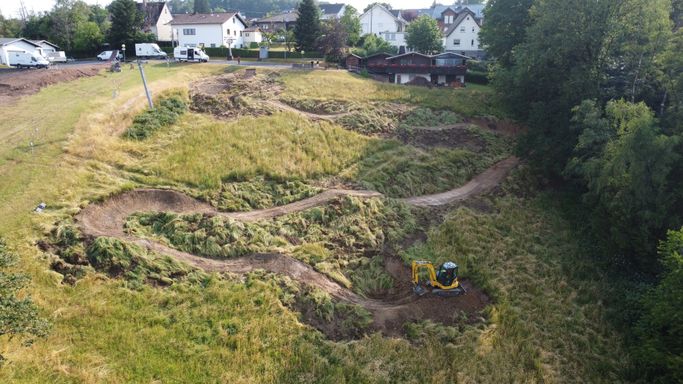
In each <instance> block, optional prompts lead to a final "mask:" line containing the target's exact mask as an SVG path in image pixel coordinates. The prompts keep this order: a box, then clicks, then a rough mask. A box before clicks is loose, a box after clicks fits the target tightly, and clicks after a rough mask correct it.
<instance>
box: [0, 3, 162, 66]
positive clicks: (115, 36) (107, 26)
mask: <svg viewBox="0 0 683 384" xmlns="http://www.w3.org/2000/svg"><path fill="white" fill-rule="evenodd" d="M143 22H144V14H143V13H142V12H140V11H138V9H137V6H136V3H135V1H134V0H114V1H113V2H111V3H110V4H109V5H108V6H107V7H105V8H103V7H101V6H99V5H89V4H87V3H86V2H84V1H82V0H57V1H56V3H55V5H54V7H53V8H52V9H51V10H50V11H47V12H39V13H30V12H27V11H25V10H23V11H22V12H21V17H19V18H14V19H8V18H4V17H2V16H1V15H0V37H25V38H27V39H32V40H48V41H50V42H52V43H54V44H56V45H58V46H59V47H60V48H61V49H62V50H64V51H66V52H68V53H69V54H76V55H90V54H94V53H96V52H97V51H99V50H101V49H103V48H105V47H111V48H112V49H120V47H121V45H122V44H126V46H127V47H126V50H129V49H130V52H133V49H134V47H133V45H134V43H135V42H153V41H155V40H156V38H155V36H154V34H151V33H144V32H142V26H143Z"/></svg>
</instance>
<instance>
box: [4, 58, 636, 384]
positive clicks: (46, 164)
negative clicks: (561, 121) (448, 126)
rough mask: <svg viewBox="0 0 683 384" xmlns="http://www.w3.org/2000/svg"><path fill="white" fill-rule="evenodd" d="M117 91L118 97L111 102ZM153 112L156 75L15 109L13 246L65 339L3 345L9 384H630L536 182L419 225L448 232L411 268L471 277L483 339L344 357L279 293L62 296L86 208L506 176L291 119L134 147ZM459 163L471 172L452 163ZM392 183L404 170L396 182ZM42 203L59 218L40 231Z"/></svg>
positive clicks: (447, 337)
mask: <svg viewBox="0 0 683 384" xmlns="http://www.w3.org/2000/svg"><path fill="white" fill-rule="evenodd" d="M219 71H222V68H220V67H219V66H199V65H197V66H193V65H188V66H172V67H170V68H166V67H165V66H164V65H159V66H153V67H148V69H147V76H148V79H149V81H150V84H151V88H152V92H153V93H154V94H155V95H158V94H159V93H161V92H162V91H163V90H167V89H176V88H181V89H186V88H187V86H188V83H189V82H190V81H191V80H192V79H195V78H197V77H200V76H207V75H211V74H213V73H216V72H219ZM283 78H284V84H285V93H290V94H296V95H305V96H307V97H311V98H334V99H360V100H361V101H362V100H367V101H370V100H372V101H382V100H384V101H387V100H391V101H400V102H404V103H418V104H421V105H423V106H428V107H431V108H437V109H442V108H447V109H449V110H451V111H453V112H456V113H460V114H463V115H464V116H470V115H489V114H492V115H496V114H498V112H497V111H496V107H495V103H494V102H493V101H491V100H492V99H491V94H490V92H489V91H488V90H486V89H481V90H480V89H471V90H470V89H468V90H431V91H430V90H427V89H421V88H412V87H409V88H408V87H405V88H402V87H398V86H392V85H387V84H380V83H375V82H371V81H369V80H366V79H362V78H360V77H356V76H352V75H349V74H345V73H342V72H336V71H329V72H323V71H316V72H310V73H299V72H292V73H289V72H286V73H284V74H283ZM115 87H118V88H119V91H120V92H119V95H118V96H117V97H116V98H113V97H112V93H113V92H112V91H113V88H115ZM340 89H344V90H345V91H343V92H340V91H339V90H340ZM65 95H69V96H68V97H66V96H65ZM477 100H484V101H483V102H481V103H480V102H478V101H477ZM144 105H145V99H144V95H143V93H142V89H141V86H140V84H139V74H138V73H137V72H135V71H129V70H127V68H126V69H124V71H123V73H121V74H113V75H112V74H104V73H103V74H102V75H100V76H96V77H93V78H84V79H80V80H77V81H75V82H71V83H68V84H60V85H55V86H51V87H49V88H46V89H44V90H42V91H41V92H39V93H38V94H35V95H32V96H29V97H26V98H24V99H22V100H20V101H19V102H18V103H17V104H16V105H11V106H0V114H2V116H3V119H2V120H1V121H0V180H2V182H0V236H2V237H4V238H6V239H7V241H8V243H9V245H10V247H12V248H13V249H14V250H16V252H17V253H18V254H19V255H20V257H21V260H20V264H19V266H18V269H19V270H21V271H23V272H25V273H27V274H28V275H29V276H30V277H31V278H32V283H31V285H30V287H29V289H28V290H27V293H28V294H30V295H31V296H32V297H33V299H34V301H35V302H36V303H37V305H38V306H39V308H40V309H41V313H42V315H43V316H44V317H46V318H47V319H48V320H50V321H51V322H52V324H53V329H52V331H51V333H50V335H49V336H48V337H47V338H46V339H40V340H38V341H37V342H36V343H35V344H34V345H33V346H30V347H24V346H22V345H21V343H20V340H18V339H13V340H8V339H7V338H2V339H0V354H2V355H3V356H4V357H5V358H6V359H7V360H6V361H5V362H4V363H3V365H2V367H1V368H0V382H8V383H10V382H11V383H81V382H82V383H100V382H101V383H133V382H179V383H188V382H196V383H212V382H223V383H225V382H229V383H252V382H265V383H360V382H363V383H365V382H378V383H391V382H413V383H417V382H425V381H427V382H432V383H453V382H462V383H486V382H616V381H619V380H620V376H619V373H620V370H621V369H622V368H623V364H624V363H623V359H622V356H623V352H622V349H621V344H620V339H619V335H618V334H616V333H615V332H614V330H612V329H610V327H609V326H608V325H607V323H606V322H605V320H604V318H603V317H604V315H603V312H604V308H603V305H604V304H603V303H602V302H601V295H600V291H601V286H600V284H601V283H600V282H599V281H584V280H581V279H580V278H579V275H580V274H579V271H576V270H574V268H575V265H574V263H573V261H574V260H575V259H577V258H578V257H579V255H578V254H577V253H578V247H577V246H576V244H575V243H574V242H573V241H574V240H573V238H572V234H571V231H570V228H568V225H567V223H565V222H564V221H563V220H562V219H561V218H560V215H559V214H558V212H557V211H556V210H555V208H554V206H553V204H551V201H552V196H547V195H544V194H540V195H535V194H533V193H518V192H519V189H520V188H523V186H524V185H525V179H524V178H523V177H522V176H524V174H523V172H520V173H518V174H517V175H516V176H515V177H513V179H512V180H511V181H510V182H509V183H507V184H506V186H504V188H503V189H502V190H501V192H500V196H496V197H491V198H486V199H481V201H479V202H478V203H476V204H473V207H470V208H466V207H460V208H457V209H455V210H452V211H450V212H446V213H437V214H431V213H424V212H423V213H421V215H428V216H437V217H438V216H439V215H441V214H444V215H445V218H444V219H443V220H437V219H436V218H432V221H431V223H432V224H429V225H428V224H424V225H426V226H427V227H426V228H424V229H425V230H426V231H427V233H428V236H427V238H426V239H425V240H424V241H421V242H418V243H416V244H413V245H412V246H410V247H408V248H406V249H404V250H402V252H400V256H401V257H402V258H403V259H404V260H410V259H412V258H417V257H419V258H428V259H432V260H435V261H442V260H445V259H451V258H454V259H456V260H457V261H458V263H459V264H461V268H462V269H461V271H462V273H463V274H464V275H465V276H466V277H467V278H469V279H471V280H472V281H474V282H475V283H476V284H477V285H479V286H480V287H482V288H484V289H485V290H486V292H487V293H488V294H489V295H490V296H491V297H492V299H493V301H492V304H491V305H490V306H489V307H488V308H487V309H486V313H485V314H484V319H480V320H477V321H472V322H468V321H462V322H461V323H459V325H458V326H457V327H444V326H441V325H438V324H434V323H428V322H427V323H414V324H409V325H407V330H406V335H407V336H406V338H386V337H382V336H381V335H379V334H370V335H367V336H365V337H363V338H361V339H359V340H357V341H353V342H344V341H342V342H333V341H330V340H327V339H326V338H325V337H324V336H323V335H322V334H320V333H319V332H317V331H315V330H314V329H313V328H311V327H310V326H307V325H305V324H304V323H302V322H301V321H300V319H299V318H298V314H297V313H296V311H294V310H292V309H291V308H290V307H287V306H286V305H284V304H283V301H282V299H281V298H282V297H283V295H284V293H283V288H282V286H281V285H280V284H278V280H277V279H276V278H275V277H273V276H270V275H267V274H261V273H252V274H250V275H248V276H247V277H246V278H239V277H230V276H228V277H221V276H218V275H209V276H208V278H206V279H202V280H201V282H200V283H197V282H192V281H181V282H178V283H176V284H173V285H171V286H170V287H156V286H153V285H150V284H134V285H133V284H131V283H130V282H129V281H128V280H126V279H122V278H109V277H107V276H106V275H105V274H101V273H97V272H96V271H94V270H93V269H92V268H90V267H87V268H86V271H87V273H86V274H85V276H84V277H83V278H82V279H81V280H79V281H78V282H77V284H75V285H73V286H71V285H65V284H60V280H61V276H60V275H59V274H57V273H55V272H52V271H50V269H49V264H50V260H49V256H48V255H46V254H44V253H42V252H40V251H39V250H38V248H37V247H36V246H35V242H36V241H37V240H40V239H44V238H46V232H47V231H48V230H50V229H51V228H52V227H53V226H54V224H55V223H56V222H62V221H65V220H66V221H68V220H70V217H71V215H73V214H74V213H76V212H77V211H78V209H79V207H81V206H83V205H84V204H86V203H87V202H89V201H92V200H95V199H98V198H102V197H103V196H106V195H108V194H110V193H114V192H116V191H121V190H123V189H129V188H133V187H135V186H172V187H176V188H179V189H183V190H187V191H190V192H192V193H194V194H200V193H214V192H216V191H219V192H225V191H228V193H231V192H229V191H232V190H233V189H230V188H227V189H226V188H225V184H226V183H229V185H231V186H232V185H234V184H230V183H236V182H246V183H249V182H254V183H257V184H258V183H260V184H258V185H259V186H258V187H255V188H251V189H250V186H249V185H240V186H239V188H242V189H244V190H249V191H253V190H255V191H257V192H248V193H259V194H260V193H269V192H267V191H271V190H272V191H275V190H276V188H275V187H273V189H269V188H270V187H263V186H262V185H261V184H263V183H264V179H265V180H267V181H268V182H271V181H274V182H277V183H280V182H284V181H291V180H302V181H305V182H321V181H324V180H327V179H333V180H336V179H341V180H345V181H348V182H354V183H359V184H362V183H363V182H365V183H372V185H373V186H377V188H378V189H380V188H386V191H387V192H390V191H392V190H391V186H392V185H396V184H397V179H395V178H393V179H392V178H391V177H387V176H386V175H392V176H394V177H395V176H396V175H405V178H404V179H398V180H400V183H401V184H405V185H406V186H405V188H400V189H398V190H393V192H390V193H394V194H397V195H400V194H410V193H413V192H419V191H422V190H424V189H425V188H426V187H425V186H424V185H422V184H425V185H427V184H428V185H431V186H433V187H434V188H436V189H442V188H445V187H446V185H447V184H448V183H449V182H450V183H453V184H455V185H457V184H460V183H462V182H464V181H466V180H467V179H468V178H469V177H470V176H471V175H472V174H474V173H476V171H477V170H479V169H480V168H481V167H482V166H483V165H482V164H487V163H489V162H491V161H493V157H491V158H484V156H483V155H481V154H471V155H466V154H462V153H460V152H453V153H444V152H439V151H426V150H424V149H419V148H416V147H413V146H410V145H405V144H401V143H398V142H396V141H394V140H387V139H380V138H372V137H367V136H363V135H361V134H358V133H355V132H351V131H348V130H345V129H343V128H341V127H340V126H337V125H335V124H332V123H326V122H311V121H309V120H307V119H304V118H303V117H300V116H298V115H293V114H290V113H276V114H273V115H271V116H265V117H243V118H240V120H239V122H235V121H218V120H215V119H213V118H210V117H207V116H204V115H200V114H195V113H186V114H184V115H183V116H182V117H180V120H179V122H178V123H177V124H174V125H172V126H169V127H163V128H160V129H159V130H158V131H157V132H155V133H154V134H152V135H151V136H150V137H149V138H147V139H145V140H141V141H134V140H127V139H125V138H124V137H122V133H123V132H124V131H125V130H126V129H127V128H128V127H129V126H130V125H131V123H132V120H133V118H134V116H136V115H137V114H138V113H139V112H140V111H142V110H143V108H144ZM26 110H41V111H44V113H41V114H35V115H34V114H29V115H27V114H26V113H25V111H26ZM27 116H28V117H27ZM31 141H33V143H34V145H33V147H31V146H30V145H29V144H28V143H29V142H31ZM451 151H459V150H451ZM423 152H428V153H423ZM501 153H503V152H501ZM501 153H498V155H501ZM418 155H419V156H418ZM489 155H490V154H489ZM416 156H417V157H416ZM420 156H426V157H420ZM451 156H453V157H455V160H452V161H451V160H448V159H451ZM487 156H488V155H487ZM416 159H417V160H416ZM462 159H465V162H464V163H461V162H460V163H459V161H461V160H462ZM411 160H412V161H411ZM446 160H448V161H446ZM449 161H451V162H449ZM476 161H479V163H477V162H476ZM392 164H393V165H392ZM434 164H436V165H437V166H436V167H434ZM452 164H465V165H463V166H462V167H463V168H462V169H459V168H457V169H456V168H454V167H453V166H452ZM449 165H451V167H450V168H449ZM382 166H385V167H388V168H391V167H393V169H394V170H390V171H381V170H382V169H383V168H381V167H382ZM440 167H441V168H440ZM406 168H407V171H406ZM435 169H436V170H441V171H439V172H434V170H435ZM427 173H430V174H431V175H433V176H425V175H426V174H427ZM433 177H437V178H438V177H441V179H439V180H437V181H434V179H433ZM271 179H272V180H271ZM408 180H414V181H413V184H411V183H410V181H408ZM420 180H421V181H422V184H420V183H419V181H420ZM425 180H426V181H425ZM278 185H279V184H278ZM291 185H292V187H291V188H293V189H296V190H297V191H301V190H302V189H305V188H304V187H302V186H301V185H300V184H291ZM520 186H521V187H520ZM430 188H431V187H430ZM263 191H266V192H263ZM273 193H275V192H273ZM277 193H281V192H277ZM282 193H284V192H282ZM519 196H530V197H519ZM41 201H45V202H46V203H47V205H48V209H47V210H46V212H45V213H43V214H40V215H39V214H35V213H32V208H33V207H35V205H37V204H38V203H39V202H41ZM263 201H270V200H268V199H265V200H263ZM417 213H418V214H419V212H417ZM293 222H295V221H293ZM297 225H299V224H297ZM338 228H345V225H344V223H342V224H339V226H338ZM271 229H272V230H273V231H275V229H273V228H271ZM340 230H341V229H340Z"/></svg>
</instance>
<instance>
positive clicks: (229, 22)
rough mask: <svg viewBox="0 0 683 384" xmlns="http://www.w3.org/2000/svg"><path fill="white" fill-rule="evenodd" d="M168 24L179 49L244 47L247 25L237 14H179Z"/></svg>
mask: <svg viewBox="0 0 683 384" xmlns="http://www.w3.org/2000/svg"><path fill="white" fill-rule="evenodd" d="M170 24H171V27H172V28H173V33H174V34H175V37H176V39H177V41H178V45H179V46H181V47H183V46H188V47H197V46H203V47H210V48H215V47H232V48H243V47H245V43H244V30H245V29H247V23H246V22H245V21H244V19H243V18H242V16H240V14H239V13H237V12H216V13H192V14H182V13H181V14H176V15H173V20H172V21H171V23H170Z"/></svg>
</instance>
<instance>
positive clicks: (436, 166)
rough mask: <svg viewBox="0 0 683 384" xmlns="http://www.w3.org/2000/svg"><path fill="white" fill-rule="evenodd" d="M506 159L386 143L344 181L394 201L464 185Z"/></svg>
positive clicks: (369, 153)
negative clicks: (393, 198)
mask: <svg viewBox="0 0 683 384" xmlns="http://www.w3.org/2000/svg"><path fill="white" fill-rule="evenodd" d="M505 155H506V154H505V153H490V154H489V153H486V152H484V153H474V152H471V151H468V150H465V149H450V148H431V149H430V150H428V151H427V150H424V149H421V148H417V147H413V146H409V145H403V144H401V143H400V142H398V141H396V140H384V141H380V142H375V143H374V145H373V146H372V149H369V150H367V152H366V154H365V156H363V158H362V160H361V161H360V162H358V164H356V165H355V166H354V167H352V168H349V169H348V170H346V171H345V172H344V173H343V174H342V177H344V178H345V179H348V180H350V181H357V182H359V183H360V184H361V185H362V186H363V188H366V189H372V190H376V191H379V192H381V193H383V194H385V195H387V196H390V197H410V196H419V195H425V194H431V193H437V192H443V191H445V190H448V189H451V188H455V187H458V186H460V185H463V184H465V183H466V182H467V181H469V180H470V179H472V177H474V176H475V175H476V174H478V173H480V172H481V171H483V170H485V169H486V168H487V167H489V166H490V165H491V164H493V163H494V162H495V161H496V160H499V159H502V158H504V157H505Z"/></svg>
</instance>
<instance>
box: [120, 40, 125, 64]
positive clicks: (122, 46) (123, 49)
mask: <svg viewBox="0 0 683 384" xmlns="http://www.w3.org/2000/svg"><path fill="white" fill-rule="evenodd" d="M121 50H122V51H123V62H124V63H125V62H126V44H121Z"/></svg>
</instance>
